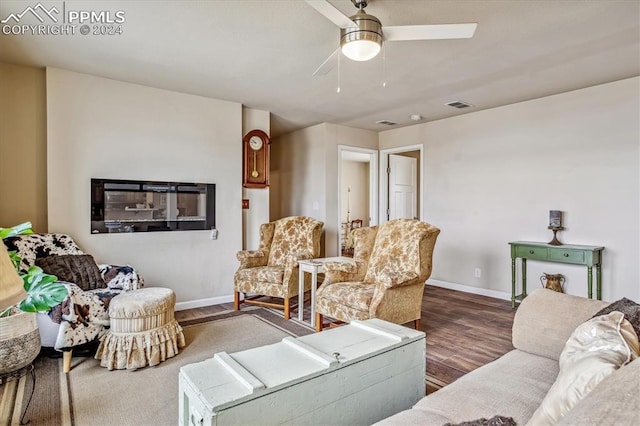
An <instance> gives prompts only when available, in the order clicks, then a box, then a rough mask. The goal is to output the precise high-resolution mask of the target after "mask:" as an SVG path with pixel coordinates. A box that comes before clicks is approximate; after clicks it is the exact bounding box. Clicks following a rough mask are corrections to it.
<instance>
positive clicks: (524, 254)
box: [509, 241, 604, 308]
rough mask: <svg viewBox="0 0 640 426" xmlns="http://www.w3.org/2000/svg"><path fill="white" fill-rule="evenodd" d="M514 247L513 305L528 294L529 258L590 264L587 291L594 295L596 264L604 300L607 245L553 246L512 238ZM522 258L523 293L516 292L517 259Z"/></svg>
mask: <svg viewBox="0 0 640 426" xmlns="http://www.w3.org/2000/svg"><path fill="white" fill-rule="evenodd" d="M509 245H510V246H511V307H512V308H515V307H516V302H521V301H522V299H524V298H525V297H527V259H531V260H539V261H543V262H558V263H572V264H575V265H585V266H586V267H587V286H588V287H587V294H588V297H589V299H592V298H593V267H594V266H595V267H596V297H597V298H598V300H602V251H603V250H604V247H598V246H581V245H569V244H565V245H561V246H552V245H550V244H546V243H536V242H532V241H512V242H510V243H509ZM517 258H520V259H522V293H521V294H519V295H516V259H517Z"/></svg>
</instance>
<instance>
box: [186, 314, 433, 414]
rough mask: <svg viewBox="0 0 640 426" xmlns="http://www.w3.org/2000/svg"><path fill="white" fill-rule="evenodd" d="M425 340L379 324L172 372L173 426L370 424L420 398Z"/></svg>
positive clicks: (354, 326) (410, 331)
mask: <svg viewBox="0 0 640 426" xmlns="http://www.w3.org/2000/svg"><path fill="white" fill-rule="evenodd" d="M425 352H426V343H425V334H424V333H422V332H419V331H415V330H413V329H409V328H406V327H402V326H399V325H396V324H392V323H389V322H386V321H382V320H379V319H370V320H366V321H353V322H352V323H350V324H349V325H345V326H342V327H338V328H335V329H330V330H326V331H323V332H321V333H315V334H311V335H308V336H304V337H299V338H292V337H286V338H284V339H283V340H282V341H281V342H278V343H275V344H272V345H267V346H262V347H258V348H254V349H249V350H246V351H241V352H235V353H232V354H227V353H226V352H219V353H217V354H215V356H214V357H213V358H211V359H208V360H205V361H202V362H198V363H195V364H190V365H186V366H184V367H182V368H181V369H180V378H179V387H180V389H179V406H180V407H179V424H180V425H183V426H186V425H240V424H242V425H247V424H259V425H272V424H273V425H275V424H296V425H318V424H323V425H328V424H331V425H370V424H372V423H374V422H376V421H378V420H381V419H384V418H386V417H389V416H391V415H393V414H395V413H397V412H399V411H402V410H405V409H408V408H410V407H412V406H413V405H414V404H415V403H416V402H417V401H418V400H420V399H421V398H422V397H424V395H425V382H424V375H425V366H426V365H425Z"/></svg>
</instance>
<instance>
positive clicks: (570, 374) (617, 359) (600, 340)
mask: <svg viewBox="0 0 640 426" xmlns="http://www.w3.org/2000/svg"><path fill="white" fill-rule="evenodd" d="M638 352H640V343H638V337H637V336H636V334H635V332H634V331H633V328H632V327H631V324H630V323H629V321H627V320H625V319H624V314H622V313H621V312H617V311H614V312H611V313H610V314H607V315H601V316H599V317H595V318H593V319H591V320H589V321H587V322H585V323H583V324H581V325H580V326H578V327H577V328H576V329H575V331H574V332H573V334H572V335H571V337H570V338H569V340H568V341H567V343H566V345H565V347H564V349H563V351H562V353H561V354H560V373H559V374H558V378H557V379H556V381H555V383H554V384H553V386H551V389H550V390H549V393H548V394H547V396H545V398H544V400H543V401H542V404H541V405H540V407H538V409H537V410H536V412H535V413H534V414H533V416H532V417H531V419H530V420H529V424H531V425H552V424H555V423H557V422H558V421H559V420H560V419H561V418H562V417H563V416H564V415H565V414H567V413H568V412H569V411H570V410H571V409H572V408H573V407H574V406H575V405H576V404H577V403H578V401H580V400H581V399H582V398H584V397H585V396H586V395H588V394H589V392H591V391H592V390H593V389H595V387H596V386H597V385H598V384H599V383H600V382H601V381H602V380H603V379H604V378H606V377H607V376H609V375H611V374H612V373H613V372H614V371H615V370H616V369H618V368H620V367H621V366H622V365H624V364H626V363H627V362H629V361H630V360H632V359H635V358H636V357H637V356H638Z"/></svg>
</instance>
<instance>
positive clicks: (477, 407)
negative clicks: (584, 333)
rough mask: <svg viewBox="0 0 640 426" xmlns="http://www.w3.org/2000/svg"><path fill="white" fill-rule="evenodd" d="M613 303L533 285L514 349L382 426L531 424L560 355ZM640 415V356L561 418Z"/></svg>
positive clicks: (609, 419) (632, 420) (620, 419)
mask: <svg viewBox="0 0 640 426" xmlns="http://www.w3.org/2000/svg"><path fill="white" fill-rule="evenodd" d="M607 305H609V302H603V301H598V300H591V299H586V298H582V297H576V296H570V295H566V294H562V293H557V292H554V291H551V290H546V289H538V290H536V291H534V292H533V293H531V294H530V295H529V296H528V297H527V298H526V299H525V300H524V301H523V303H522V304H521V305H520V306H519V307H518V311H517V312H516V316H515V319H514V323H513V336H512V339H513V346H514V347H515V349H514V350H513V351H511V352H509V353H507V354H505V355H504V356H502V357H501V358H499V359H497V360H495V361H493V362H491V363H489V364H487V365H485V366H483V367H480V368H478V369H477V370H474V371H473V372H471V373H469V374H467V375H465V376H463V377H461V378H460V379H458V380H456V381H455V382H454V383H452V384H450V385H448V386H446V387H444V388H442V389H440V390H438V391H437V392H434V393H432V394H430V395H428V396H426V397H425V398H423V399H422V400H420V401H419V402H418V403H417V404H416V405H415V406H414V407H413V408H412V409H410V410H406V411H403V412H400V413H398V414H396V415H394V416H392V417H389V418H387V419H385V420H383V421H381V422H379V423H378V424H379V425H385V426H389V425H402V426H405V425H444V424H446V423H454V424H456V423H461V422H470V421H474V420H478V419H481V418H486V419H488V418H492V417H494V416H496V415H500V416H505V417H511V418H513V420H515V422H516V423H517V424H518V425H525V424H527V422H528V421H529V419H530V418H531V417H532V415H533V414H534V412H535V411H536V409H537V408H538V407H539V406H540V404H541V402H542V401H543V399H544V398H545V395H546V394H547V392H548V391H549V389H550V388H551V386H552V385H553V383H554V381H555V380H556V377H557V376H558V373H559V364H558V359H559V357H560V353H561V352H562V349H563V348H564V345H565V342H566V341H567V339H569V337H570V336H571V334H572V333H573V331H574V329H575V328H576V327H577V326H578V325H580V324H582V323H583V322H584V321H586V320H588V319H590V318H591V317H592V316H593V315H594V314H595V313H596V312H598V311H599V310H600V309H602V308H604V307H606V306H607ZM427 339H429V336H427ZM427 362H428V361H427ZM638 419H640V358H637V359H636V360H635V361H632V362H630V363H628V364H626V365H625V366H623V367H621V368H619V369H618V370H616V371H615V372H614V373H613V374H612V375H610V376H608V377H607V378H605V379H604V380H603V381H602V382H600V383H599V384H598V385H596V387H595V388H594V389H593V391H591V392H590V393H589V394H587V395H586V397H584V399H582V400H580V401H579V402H578V403H577V405H575V406H573V408H571V409H570V411H569V412H568V413H567V414H566V415H564V417H562V419H561V420H560V422H559V423H558V424H564V425H585V426H586V425H637V424H639V423H638V421H639V420H638ZM538 424H540V423H538Z"/></svg>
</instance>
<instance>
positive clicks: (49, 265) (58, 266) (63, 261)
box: [36, 254, 106, 290]
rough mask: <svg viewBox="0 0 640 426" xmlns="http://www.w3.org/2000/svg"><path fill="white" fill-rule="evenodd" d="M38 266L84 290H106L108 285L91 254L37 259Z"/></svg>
mask: <svg viewBox="0 0 640 426" xmlns="http://www.w3.org/2000/svg"><path fill="white" fill-rule="evenodd" d="M36 265H37V266H39V267H41V268H42V270H43V271H44V272H46V273H47V274H51V275H55V276H56V277H58V280H60V281H66V282H69V283H74V284H75V285H77V286H78V287H80V288H81V289H82V290H94V289H96V288H104V287H106V284H105V283H104V279H103V278H102V275H101V274H100V270H99V269H98V265H96V262H95V260H93V256H91V255H90V254H63V255H59V256H58V255H54V256H47V257H42V258H40V259H36Z"/></svg>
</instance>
